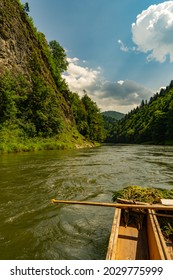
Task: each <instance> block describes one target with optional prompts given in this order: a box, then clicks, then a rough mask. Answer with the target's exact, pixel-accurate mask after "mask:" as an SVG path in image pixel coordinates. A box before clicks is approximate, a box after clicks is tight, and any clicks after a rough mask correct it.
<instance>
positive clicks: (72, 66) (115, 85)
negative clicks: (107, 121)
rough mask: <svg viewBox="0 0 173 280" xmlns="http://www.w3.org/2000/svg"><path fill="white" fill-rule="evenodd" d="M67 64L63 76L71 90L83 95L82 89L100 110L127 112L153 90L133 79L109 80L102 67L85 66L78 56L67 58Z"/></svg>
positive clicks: (150, 94)
mask: <svg viewBox="0 0 173 280" xmlns="http://www.w3.org/2000/svg"><path fill="white" fill-rule="evenodd" d="M68 62H69V66H68V70H67V72H66V73H65V74H64V75H63V78H64V79H65V80H66V82H67V83H68V85H69V88H70V90H71V91H73V92H77V93H78V94H79V95H83V90H86V91H87V94H88V95H89V96H90V97H91V98H92V100H93V101H95V102H96V103H97V105H98V107H99V108H100V109H101V110H102V111H105V110H115V111H119V112H124V113H127V112H128V111H130V110H131V109H132V108H134V107H136V106H137V105H139V104H140V103H141V100H142V99H144V100H145V99H149V97H151V96H152V95H153V92H152V91H151V90H149V89H147V88H145V87H144V86H142V85H140V84H138V83H136V82H134V81H127V80H126V81H123V80H119V81H117V82H109V81H106V80H105V79H104V77H103V76H102V69H101V68H100V67H97V69H92V68H88V67H85V66H84V65H83V63H82V62H80V60H79V59H78V58H68Z"/></svg>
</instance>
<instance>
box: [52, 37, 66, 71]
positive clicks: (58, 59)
mask: <svg viewBox="0 0 173 280" xmlns="http://www.w3.org/2000/svg"><path fill="white" fill-rule="evenodd" d="M49 47H50V51H51V54H52V57H53V61H54V63H55V67H56V71H57V72H58V71H59V72H60V73H62V72H64V71H66V70H67V66H68V62H67V57H66V53H65V50H64V49H63V48H62V47H61V45H60V44H59V43H58V42H57V41H56V40H53V41H50V42H49Z"/></svg>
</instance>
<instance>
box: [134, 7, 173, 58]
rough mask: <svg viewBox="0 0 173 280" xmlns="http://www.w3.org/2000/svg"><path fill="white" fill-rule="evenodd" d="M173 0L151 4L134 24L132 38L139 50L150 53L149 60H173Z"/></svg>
mask: <svg viewBox="0 0 173 280" xmlns="http://www.w3.org/2000/svg"><path fill="white" fill-rule="evenodd" d="M172 34H173V1H166V2H163V3H160V4H158V5H151V6H150V7H149V8H148V9H147V10H144V11H143V12H142V13H141V14H139V15H138V16H137V19H136V22H135V23H133V24H132V38H133V42H134V43H135V44H136V45H137V50H138V51H141V52H144V53H148V56H147V59H148V61H150V60H153V59H155V60H156V61H159V62H164V61H165V60H166V59H167V57H169V59H170V62H173V36H172Z"/></svg>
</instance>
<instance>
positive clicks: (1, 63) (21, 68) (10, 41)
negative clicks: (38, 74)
mask: <svg viewBox="0 0 173 280" xmlns="http://www.w3.org/2000/svg"><path fill="white" fill-rule="evenodd" d="M28 27H29V25H28V23H27V21H26V18H25V12H24V11H23V10H22V9H21V7H20V4H19V3H18V1H16V0H10V1H8V0H1V2H0V71H1V72H2V71H3V70H4V69H9V70H14V71H17V72H20V73H21V72H22V73H28V62H29V57H30V54H31V51H32V47H31V45H32V44H31V32H30V28H28ZM32 37H33V36H32ZM32 39H33V38H32Z"/></svg>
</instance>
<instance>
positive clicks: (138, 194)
mask: <svg viewBox="0 0 173 280" xmlns="http://www.w3.org/2000/svg"><path fill="white" fill-rule="evenodd" d="M117 198H122V199H128V200H132V201H134V202H136V201H141V202H146V203H150V204H152V203H160V199H162V198H165V199H173V189H170V190H167V189H162V188H149V187H145V188H144V187H140V186H128V187H126V188H124V189H122V190H118V191H115V192H114V193H113V196H112V200H113V201H116V200H117ZM162 212H163V211H161V210H160V211H159V213H162ZM165 213H167V214H168V215H171V214H173V212H172V211H166V210H165V211H164V214H165ZM158 221H159V224H160V227H161V230H162V232H163V235H164V236H165V238H166V239H171V240H172V241H173V219H172V218H168V217H159V216H158Z"/></svg>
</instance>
